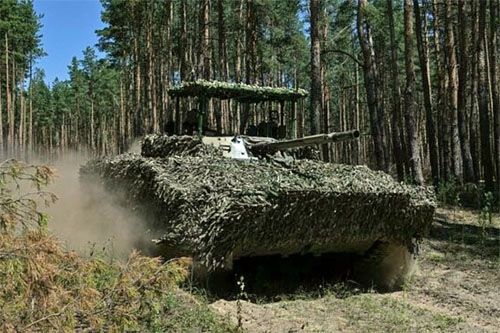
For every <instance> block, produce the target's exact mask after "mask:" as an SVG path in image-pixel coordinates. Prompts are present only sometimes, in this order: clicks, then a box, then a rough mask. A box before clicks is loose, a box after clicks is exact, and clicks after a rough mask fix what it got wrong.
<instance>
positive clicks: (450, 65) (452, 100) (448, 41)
mask: <svg viewBox="0 0 500 333" xmlns="http://www.w3.org/2000/svg"><path fill="white" fill-rule="evenodd" d="M451 6H452V2H451V0H446V6H445V8H446V15H445V22H446V36H445V54H446V58H447V72H448V121H449V124H450V126H451V157H452V166H453V176H454V177H455V178H456V179H457V180H458V181H460V182H462V181H463V173H462V158H461V155H460V139H459V135H458V124H457V118H458V117H457V109H458V77H457V56H456V51H455V35H454V31H453V21H452V13H451Z"/></svg>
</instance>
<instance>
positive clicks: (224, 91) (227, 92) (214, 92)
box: [168, 80, 309, 103]
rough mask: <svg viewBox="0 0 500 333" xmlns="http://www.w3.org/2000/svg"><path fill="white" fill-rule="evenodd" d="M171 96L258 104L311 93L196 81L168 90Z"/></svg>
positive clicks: (291, 98)
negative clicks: (229, 99)
mask: <svg viewBox="0 0 500 333" xmlns="http://www.w3.org/2000/svg"><path fill="white" fill-rule="evenodd" d="M168 93H169V95H171V96H179V97H206V98H211V97H214V98H220V99H228V98H234V99H236V100H238V101H240V102H247V103H257V102H263V101H296V100H298V99H300V98H305V97H307V96H308V95H309V93H308V92H307V91H306V90H304V89H296V90H293V89H288V88H283V87H262V86H259V85H250V84H244V83H230V82H220V81H206V80H196V81H193V82H184V83H182V84H180V85H178V86H175V87H172V88H170V89H169V90H168Z"/></svg>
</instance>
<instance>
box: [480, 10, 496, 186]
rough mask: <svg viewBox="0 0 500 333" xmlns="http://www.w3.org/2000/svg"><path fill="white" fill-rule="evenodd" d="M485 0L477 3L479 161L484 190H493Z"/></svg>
mask: <svg viewBox="0 0 500 333" xmlns="http://www.w3.org/2000/svg"><path fill="white" fill-rule="evenodd" d="M485 21H486V1H481V2H480V4H479V31H478V32H479V33H478V36H480V37H479V38H480V41H479V45H480V46H479V50H478V52H477V55H478V70H477V78H478V85H477V89H478V92H477V94H478V96H479V128H480V132H481V161H482V163H483V168H484V183H485V190H486V191H490V192H492V191H493V161H492V156H491V155H492V154H491V144H490V119H489V103H488V83H487V80H486V76H487V67H486V52H485V49H486V37H485V33H486V31H485V30H486V29H485V26H486V22H485Z"/></svg>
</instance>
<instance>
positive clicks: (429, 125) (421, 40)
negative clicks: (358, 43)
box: [393, 0, 439, 186]
mask: <svg viewBox="0 0 500 333" xmlns="http://www.w3.org/2000/svg"><path fill="white" fill-rule="evenodd" d="M413 10H414V12H415V34H416V36H417V48H418V55H419V62H420V69H421V71H420V73H421V75H422V87H423V91H424V106H425V120H426V121H425V127H426V131H427V144H428V148H429V160H430V165H431V173H432V181H433V184H434V186H437V185H438V182H439V158H438V152H437V143H436V129H435V126H434V119H433V113H434V112H433V108H432V93H431V77H430V70H429V58H428V46H427V36H423V35H422V19H421V15H420V6H419V4H418V0H413ZM395 61H397V59H393V62H395Z"/></svg>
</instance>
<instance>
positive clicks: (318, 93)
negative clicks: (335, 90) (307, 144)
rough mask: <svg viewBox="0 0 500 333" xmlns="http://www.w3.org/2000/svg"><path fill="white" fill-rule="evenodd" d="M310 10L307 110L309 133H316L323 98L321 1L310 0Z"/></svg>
mask: <svg viewBox="0 0 500 333" xmlns="http://www.w3.org/2000/svg"><path fill="white" fill-rule="evenodd" d="M310 11H311V96H310V103H311V106H310V110H309V130H310V134H316V133H318V129H319V123H318V121H319V116H320V114H321V109H322V106H321V100H322V98H323V85H322V83H321V40H320V34H319V33H320V27H319V22H320V15H321V1H320V0H311V1H310Z"/></svg>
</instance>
